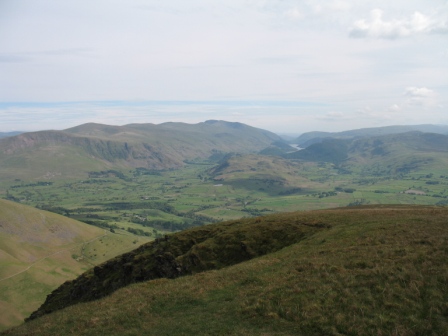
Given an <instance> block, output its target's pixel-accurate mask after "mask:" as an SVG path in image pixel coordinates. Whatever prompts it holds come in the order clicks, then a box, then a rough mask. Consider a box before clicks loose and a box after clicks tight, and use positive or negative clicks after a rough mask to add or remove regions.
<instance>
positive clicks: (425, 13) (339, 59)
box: [0, 0, 448, 134]
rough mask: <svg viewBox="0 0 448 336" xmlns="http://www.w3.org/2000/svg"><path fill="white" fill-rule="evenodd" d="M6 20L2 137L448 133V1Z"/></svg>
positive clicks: (167, 9) (147, 2)
mask: <svg viewBox="0 0 448 336" xmlns="http://www.w3.org/2000/svg"><path fill="white" fill-rule="evenodd" d="M0 18H1V20H0V22H1V24H0V45H1V46H2V48H1V50H0V71H1V73H2V76H1V77H0V121H1V125H0V132H10V131H16V130H20V131H27V132H28V131H36V130H42V129H48V128H52V129H65V128H69V127H73V126H76V125H80V124H83V123H86V122H97V123H102V124H111V125H122V124H129V123H154V124H159V123H163V122H169V121H173V122H186V123H197V122H200V121H203V120H208V119H221V120H228V121H238V122H242V123H245V124H248V125H251V126H254V127H258V128H262V129H266V130H269V131H272V132H275V133H298V134H300V133H304V132H307V131H313V130H321V131H335V132H337V131H342V130H347V129H359V128H369V127H382V126H386V125H402V124H407V125H418V124H440V125H446V124H448V114H447V111H448V62H447V58H448V49H447V47H446V43H445V42H446V38H447V36H448V3H447V2H446V1H445V0H433V1H431V3H430V4H428V2H427V1H424V0H415V1H412V2H409V1H406V0H397V1H394V2H390V1H385V0H379V1H378V0H366V1H362V2H359V1H355V0H325V1H324V0H316V1H304V2H300V3H297V2H296V1H293V0H285V1H277V0H257V1H237V0H226V1H215V2H213V3H210V2H207V1H203V0H192V1H189V2H188V3H186V2H182V1H179V0H172V1H170V2H168V3H166V2H165V3H160V2H159V1H155V0H130V1H127V2H121V1H117V0H107V1H106V0H97V1H95V2H92V3H88V4H84V3H82V4H81V3H79V1H75V0H66V1H64V2H56V1H49V0H43V1H40V2H39V3H37V2H35V1H32V0H5V1H2V3H1V4H0ZM25 23H26V24H25Z"/></svg>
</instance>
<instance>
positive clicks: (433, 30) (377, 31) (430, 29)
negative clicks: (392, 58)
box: [349, 9, 448, 39]
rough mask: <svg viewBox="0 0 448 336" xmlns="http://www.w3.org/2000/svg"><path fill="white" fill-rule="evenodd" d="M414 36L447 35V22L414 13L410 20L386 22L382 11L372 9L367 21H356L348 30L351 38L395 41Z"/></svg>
mask: <svg viewBox="0 0 448 336" xmlns="http://www.w3.org/2000/svg"><path fill="white" fill-rule="evenodd" d="M416 34H448V20H446V19H443V18H437V17H435V16H426V15H424V14H422V13H420V12H415V13H414V14H413V15H412V16H411V17H410V18H407V19H402V20H397V19H392V20H389V21H386V20H384V19H383V11H382V10H381V9H374V10H372V11H371V12H370V19H369V20H365V19H362V20H358V21H356V22H355V23H354V24H353V27H352V29H351V30H350V34H349V35H350V37H353V38H381V39H397V38H402V37H409V36H412V35H416Z"/></svg>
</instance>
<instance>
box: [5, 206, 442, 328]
mask: <svg viewBox="0 0 448 336" xmlns="http://www.w3.org/2000/svg"><path fill="white" fill-rule="evenodd" d="M275 218H277V220H274V219H275ZM447 219H448V209H444V208H431V207H409V206H397V207H387V208H386V207H383V208H372V207H365V208H356V209H355V208H354V209H341V210H325V211H315V212H305V213H291V214H283V215H277V216H272V217H267V218H262V219H259V220H260V221H262V222H263V223H266V225H267V223H269V225H270V226H271V227H272V228H275V227H276V226H277V225H282V223H284V224H285V225H286V223H288V225H292V223H301V224H300V225H301V226H305V227H306V226H307V225H305V224H312V225H311V228H313V227H314V228H315V227H321V228H320V229H314V230H313V231H312V232H311V231H310V232H308V233H307V234H305V235H304V236H302V238H301V239H300V240H299V241H298V242H296V243H292V244H290V245H288V246H287V247H285V248H283V249H279V250H277V251H276V252H273V253H268V254H266V255H264V256H261V257H257V258H253V259H251V260H248V261H245V262H241V263H239V264H237V265H234V266H231V267H224V268H222V269H220V270H211V271H208V272H201V273H196V274H193V275H189V276H184V277H179V278H177V279H172V280H169V279H156V280H150V281H144V282H142V283H139V284H132V285H130V286H127V287H125V288H122V289H120V290H117V291H116V292H114V293H113V294H112V295H110V296H107V297H105V298H103V299H101V300H97V301H93V302H87V303H80V304H77V305H73V306H71V307H68V308H66V309H63V310H59V311H56V312H54V313H52V314H48V315H45V316H42V317H40V318H38V319H36V320H33V321H30V322H28V323H25V324H24V325H23V326H21V327H18V328H15V329H12V330H9V331H7V332H5V333H4V335H70V334H74V335H104V334H110V335H141V334H145V335H193V334H197V335H446V334H447V333H446V330H448V304H447V302H448V287H447V286H446V284H447V283H448V267H447V262H446V260H447V256H448V247H447V246H448V244H447V243H448V220H447ZM255 221H256V219H254V220H248V221H247V222H245V224H246V225H247V227H248V232H249V231H250V230H249V227H250V226H252V225H254V224H256V222H255ZM226 225H227V226H228V228H229V229H230V228H233V225H236V224H233V225H232V224H231V223H225V224H222V227H220V225H216V226H214V227H215V228H216V229H217V228H220V229H222V230H223V231H222V232H221V233H222V234H223V233H224V232H225V231H226V230H225V229H224V228H225V227H226ZM241 225H242V224H241ZM324 225H325V226H324ZM204 229H205V228H204ZM198 230H199V229H198ZM191 232H192V231H189V234H191ZM238 232H239V231H236V232H234V234H233V235H230V234H229V235H230V236H234V235H236V234H238ZM260 232H261V229H260V230H257V235H259V236H257V237H256V238H254V241H255V240H256V239H260V238H261V237H264V236H265V235H268V232H269V230H268V229H267V228H266V232H265V234H264V235H262V234H261V233H260ZM273 236H275V234H273ZM238 239H239V240H240V238H238ZM246 239H247V238H246ZM205 241H206V240H204V241H203V242H202V243H204V242H205ZM197 244H201V243H199V242H198V243H197ZM215 244H217V243H216V240H215ZM218 246H219V245H218ZM250 246H251V248H252V245H250ZM229 255H231V254H229Z"/></svg>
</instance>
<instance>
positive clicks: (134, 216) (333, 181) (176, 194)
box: [1, 156, 448, 238]
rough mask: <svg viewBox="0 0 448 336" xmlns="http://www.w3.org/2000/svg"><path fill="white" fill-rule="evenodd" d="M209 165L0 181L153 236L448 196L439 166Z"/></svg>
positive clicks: (81, 216)
mask: <svg viewBox="0 0 448 336" xmlns="http://www.w3.org/2000/svg"><path fill="white" fill-rule="evenodd" d="M274 161H275V162H274ZM273 162H274V164H272V163H273ZM285 162H286V163H285ZM214 167H215V166H214V165H212V164H206V163H203V164H187V165H186V166H185V167H184V168H183V169H178V170H167V171H149V170H145V169H136V170H126V171H117V170H111V171H102V172H91V173H90V174H89V175H88V176H86V177H85V178H84V179H74V180H54V181H51V182H49V181H26V180H22V179H15V180H14V181H12V182H9V183H6V182H3V184H2V186H1V187H2V192H3V197H5V198H9V199H11V200H14V201H17V202H20V203H23V204H27V205H31V206H34V207H38V208H41V209H46V210H50V211H54V212H58V213H60V214H63V215H65V216H69V217H71V218H73V219H77V220H81V221H84V222H86V223H89V224H93V225H97V226H100V227H103V228H105V229H108V230H109V229H114V230H122V231H126V232H130V233H135V234H138V235H146V236H148V237H152V238H156V237H160V236H163V235H164V234H166V233H167V232H173V231H179V230H182V229H185V228H188V227H192V226H198V225H203V224H206V223H211V222H213V221H220V220H228V219H236V218H241V217H253V216H259V215H264V214H269V213H277V212H285V211H296V210H312V209H324V208H335V207H341V206H342V207H343V206H348V205H361V204H422V205H435V204H440V205H443V204H447V203H448V191H447V190H448V175H444V173H443V168H442V167H440V165H424V166H421V167H419V169H418V170H416V171H412V172H409V173H407V174H404V173H401V174H393V175H389V176H388V175H382V176H378V175H376V174H372V175H368V174H366V172H365V171H357V170H356V169H354V170H353V171H352V172H350V173H349V174H348V173H341V169H338V167H337V166H335V165H334V164H331V163H312V162H295V161H286V160H282V159H273V158H269V157H264V156H242V157H241V159H239V161H237V162H236V163H234V165H233V166H232V167H233V170H234V171H231V172H226V171H224V172H221V173H222V174H221V175H217V174H212V171H213V169H212V168H214ZM253 167H256V168H253Z"/></svg>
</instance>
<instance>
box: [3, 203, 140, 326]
mask: <svg viewBox="0 0 448 336" xmlns="http://www.w3.org/2000/svg"><path fill="white" fill-rule="evenodd" d="M134 240H135V238H134V237H131V236H124V235H118V234H117V235H113V234H110V233H109V234H108V235H106V232H105V231H104V230H102V229H99V228H97V227H93V226H90V225H86V224H84V223H80V222H77V221H75V220H72V219H69V218H66V217H63V216H59V215H56V214H54V213H49V212H46V211H40V210H37V209H35V208H31V207H28V206H24V205H20V204H17V203H13V202H10V201H6V200H0V330H1V329H4V328H5V327H9V326H12V325H16V324H18V323H20V322H21V321H23V318H25V317H26V316H28V315H29V314H30V313H31V312H32V311H33V310H35V309H36V308H37V307H39V305H41V304H42V302H43V301H44V300H45V297H46V295H47V294H49V293H50V292H51V291H52V290H53V289H54V288H56V287H58V286H59V285H60V284H61V283H63V282H64V281H66V280H68V279H73V278H74V277H76V276H77V275H79V274H80V273H82V272H84V271H85V270H87V269H88V268H90V267H92V266H93V265H92V264H91V260H90V258H88V255H87V252H86V249H87V248H89V249H90V248H93V249H95V250H97V251H98V253H100V251H101V253H102V257H101V258H100V259H99V260H100V261H104V260H107V259H109V258H111V257H113V256H115V255H117V254H118V253H123V252H124V251H129V250H130V249H132V248H135V246H136V245H134V244H133V241H134ZM140 244H141V243H140ZM103 245H108V247H107V248H106V249H104V248H102V246H103ZM109 245H110V247H109Z"/></svg>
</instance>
